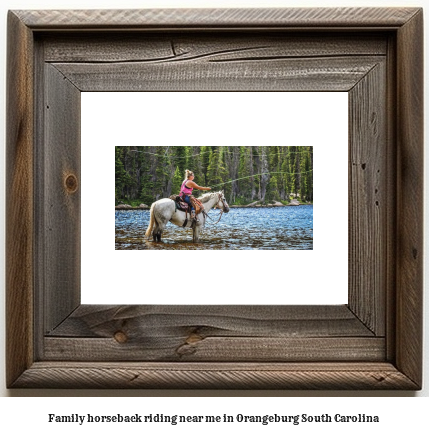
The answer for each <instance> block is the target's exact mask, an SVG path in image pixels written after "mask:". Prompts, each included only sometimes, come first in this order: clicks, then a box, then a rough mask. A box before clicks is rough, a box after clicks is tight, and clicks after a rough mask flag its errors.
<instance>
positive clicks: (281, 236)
mask: <svg viewBox="0 0 429 436" xmlns="http://www.w3.org/2000/svg"><path fill="white" fill-rule="evenodd" d="M210 215H211V216H212V217H213V219H215V218H216V217H217V216H218V212H217V211H211V212H210ZM148 224H149V211H147V210H132V211H115V227H116V237H115V249H116V250H201V249H204V250H312V249H313V206H312V205H307V206H297V207H276V208H233V209H231V211H230V212H229V213H228V214H224V215H223V217H222V219H221V221H220V222H219V223H218V224H214V223H208V224H207V225H206V227H205V228H204V231H203V232H202V235H201V237H200V243H198V244H194V243H193V242H192V230H190V229H182V228H179V227H177V226H175V225H173V224H171V223H169V224H168V225H167V228H166V229H165V231H164V233H163V243H154V242H152V240H148V239H146V238H145V237H144V234H145V232H146V228H147V226H148Z"/></svg>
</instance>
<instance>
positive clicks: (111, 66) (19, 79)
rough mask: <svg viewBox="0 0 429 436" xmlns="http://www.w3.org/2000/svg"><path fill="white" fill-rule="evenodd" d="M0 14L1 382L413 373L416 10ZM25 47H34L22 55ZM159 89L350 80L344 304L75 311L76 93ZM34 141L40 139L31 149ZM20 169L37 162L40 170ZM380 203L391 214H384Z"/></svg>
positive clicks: (418, 260) (416, 321)
mask: <svg viewBox="0 0 429 436" xmlns="http://www.w3.org/2000/svg"><path fill="white" fill-rule="evenodd" d="M8 26H9V27H8V28H9V41H8V47H9V54H8V92H9V94H8V114H9V115H8V116H9V118H8V136H7V143H8V145H7V146H8V150H7V165H8V173H7V192H8V194H7V195H8V199H9V202H10V201H13V204H14V206H15V205H16V207H10V206H9V207H8V212H7V213H8V216H7V226H8V227H7V229H8V242H7V250H8V252H7V259H8V266H7V287H8V289H7V331H8V338H7V353H8V361H7V366H8V375H7V383H8V386H13V387H45V388H46V387H55V388H58V387H63V388H66V387H73V388H75V387H79V388H85V387H87V388H100V387H103V388H170V389H175V388H180V389H183V388H200V389H208V388H227V389H239V388H241V389H243V388H245V389H419V388H420V387H421V375H422V366H421V345H422V336H421V333H422V330H421V324H422V311H421V310H422V309H421V304H422V217H423V212H422V203H423V197H422V177H423V169H422V162H423V159H422V145H423V140H422V125H423V116H422V91H421V86H422V72H421V71H422V60H421V42H422V11H421V10H420V9H416V8H399V9H392V8H369V9H366V8H349V9H347V8H346V9H345V8H332V9H326V8H321V9H287V10H286V9H284V10H283V9H280V10H269V9H263V10H180V11H178V10H158V11H154V10H143V11H19V12H16V13H10V16H9V24H8ZM268 30H269V31H270V33H269V34H268V33H267V32H268ZM310 30H311V31H312V32H314V33H315V34H317V35H316V38H314V45H313V47H314V48H311V46H312V42H311V35H310V34H309V33H308V32H309V31H310ZM45 31H48V32H47V33H45ZM57 31H58V32H57ZM64 31H72V32H71V33H70V32H69V33H65V32H64ZM74 31H76V32H74ZM160 31H161V32H160ZM368 31H371V32H370V33H368ZM387 31H388V32H387ZM97 32H100V33H98V34H97ZM210 32H212V33H210ZM345 32H348V37H346V33H345ZM351 32H356V33H355V38H356V41H357V43H356V45H355V48H354V49H353V48H351V45H353V44H352V39H353V38H352V39H351V38H350V33H351ZM374 32H378V33H377V35H375V36H374ZM395 32H397V33H395ZM249 35H250V36H249ZM124 36H125V39H123V40H122V39H121V38H123V37H124ZM173 36H174V38H173ZM317 36H318V37H321V38H325V40H324V41H325V43H326V42H327V41H332V42H331V43H327V44H322V43H321V41H319V42H316V41H317ZM33 37H34V38H35V39H34V40H33ZM313 37H314V35H313ZM69 38H70V39H69ZM246 39H249V40H248V42H246ZM88 40H93V42H91V43H90V44H89V49H88V51H87V52H86V53H85V50H84V45H85V41H88ZM416 41H417V43H416ZM75 42H78V43H77V44H76V45H73V44H74V43H75ZM386 42H389V43H388V44H387V43H386ZM34 44H36V46H37V45H38V47H42V49H41V50H40V51H38V52H37V54H36V56H34V53H33V46H34ZM259 44H260V45H259ZM322 46H323V47H322ZM16 47H18V50H17V49H16ZM386 53H387V54H386ZM386 56H387V63H386ZM392 59H393V60H392ZM34 62H35V63H37V65H35V66H34V65H33V63H34ZM396 65H397V71H392V70H393V68H394V67H395V66H396ZM386 67H387V70H386ZM264 74H265V76H266V80H265V81H264V80H263V79H264ZM330 75H331V76H332V77H330ZM246 76H247V77H248V79H245V77H246ZM295 76H297V77H295ZM33 77H34V78H35V79H34V80H35V81H36V83H33ZM157 77H161V80H157ZM386 77H387V82H388V83H387V84H386V83H384V80H385V79H384V78H386ZM142 79H143V80H142ZM193 81H194V83H193ZM115 82H116V83H115ZM118 82H119V84H118ZM45 85H46V88H45ZM34 88H36V90H35V94H33V91H34ZM40 89H44V90H45V92H43V93H42V92H41V91H40ZM170 89H172V90H176V91H181V90H213V91H214V90H223V89H225V90H245V91H270V90H281V91H288V90H314V91H324V90H337V91H339V90H347V91H350V97H351V109H350V114H351V120H352V122H351V128H352V131H353V133H352V134H351V148H350V162H351V170H350V171H351V180H352V184H353V189H352V192H351V195H352V204H351V210H352V216H351V224H352V227H351V235H352V240H353V243H352V246H353V250H354V252H353V253H352V254H351V259H354V262H355V265H354V266H352V269H351V271H352V278H351V286H350V304H349V308H346V307H345V306H338V307H334V306H331V307H328V308H327V307H320V308H318V309H317V310H316V309H313V308H311V307H304V308H302V309H297V308H293V307H289V308H288V307H286V308H285V307H283V308H282V307H279V308H276V309H273V308H269V307H244V306H242V307H240V308H239V309H238V311H237V308H236V307H235V308H234V307H220V308H217V307H211V308H206V309H203V310H201V309H198V308H197V307H194V308H189V307H188V308H186V309H185V310H184V311H183V307H176V308H171V307H169V308H167V309H166V307H163V308H161V307H159V306H158V307H156V306H127V307H103V308H95V307H93V306H81V307H78V308H77V310H76V311H75V312H73V313H72V310H73V309H74V308H75V307H76V306H77V305H78V304H79V292H80V291H79V280H78V276H79V271H78V264H79V259H78V257H76V253H78V252H79V243H78V240H79V223H78V217H79V207H80V206H79V190H80V183H79V182H80V174H79V165H78V163H77V162H78V159H79V153H78V148H79V145H78V142H79V141H78V133H77V132H78V126H79V116H80V113H79V104H80V103H79V94H80V92H81V91H83V90H99V91H106V90H107V91H109V90H110V91H112V90H128V91H142V90H144V91H157V90H170ZM386 89H387V91H388V92H386ZM33 95H35V98H36V100H37V101H36V102H35V105H33V101H32V99H33ZM384 99H385V100H384ZM382 101H385V102H388V103H389V104H385V103H384V102H382ZM41 102H42V106H41ZM46 102H48V104H47V105H48V106H50V105H49V103H51V104H53V106H54V107H55V113H53V114H51V113H50V111H51V107H50V108H49V109H48V108H46V111H44V112H43V114H42V115H39V116H37V115H36V117H35V118H34V108H38V109H40V107H42V108H43V107H44V105H45V103H46ZM52 102H53V103H52ZM390 103H393V105H394V106H397V107H398V109H397V110H393V109H392V106H393V105H392V106H391V105H390ZM38 113H40V111H38ZM386 120H388V121H386ZM392 120H394V122H395V126H392V124H393V123H392ZM67 123H70V128H69V127H66V126H64V124H67ZM33 129H35V130H36V131H33ZM393 129H395V132H396V134H395V133H392V132H393ZM45 139H47V141H46V143H45ZM33 141H36V142H37V145H38V146H39V145H40V146H42V147H44V149H43V150H42V151H39V150H36V151H35V150H34V144H33ZM386 143H387V144H386ZM33 152H34V154H33ZM396 156H397V157H398V161H397V165H396V162H395V164H394V165H393V166H394V168H392V169H389V165H391V164H392V162H393V161H394V158H395V157H396ZM353 163H354V164H355V165H353ZM51 167H52V168H53V169H52V170H51ZM33 168H34V169H35V171H36V172H38V173H39V172H40V170H41V169H43V170H45V169H48V171H47V174H46V176H45V175H43V177H41V176H40V174H38V175H35V174H34V172H33ZM378 171H380V172H378ZM35 184H36V185H35ZM376 189H377V192H376V191H375V190H376ZM393 191H397V194H396V195H391V194H392V192H393ZM410 196H411V197H412V198H413V205H415V206H416V207H413V208H410V207H409V202H408V201H407V200H408V198H409V197H410ZM16 200H19V201H16ZM35 200H37V201H38V202H39V200H40V203H43V204H42V205H40V206H34V201H35ZM47 200H52V201H47ZM53 201H55V202H56V203H53ZM377 202H378V204H377ZM384 202H386V204H384ZM51 204H57V205H58V207H54V211H53V212H51V210H50V208H51V206H50V205H51ZM18 205H19V206H18ZM392 211H397V218H396V220H391V221H389V222H387V219H386V215H387V214H388V212H392ZM34 212H35V214H36V215H37V216H36V217H35V221H34V222H33V221H32V217H33V213H34ZM59 220H64V224H63V223H60V222H59ZM394 224H396V226H395V225H394ZM62 226H64V227H62ZM53 228H55V232H56V233H55V236H52V235H53V234H52V235H51V234H50V232H51V230H50V229H53ZM62 229H63V230H64V232H62V231H61V230H62ZM39 231H40V234H39ZM63 233H64V234H63ZM57 238H59V240H60V241H62V242H61V244H59V243H56V242H55V241H56V239H57ZM63 246H64V248H63ZM388 261H389V262H390V261H393V262H394V266H393V267H391V266H390V267H388V266H387V262H388ZM33 262H36V264H37V266H38V267H40V265H42V269H43V272H42V273H41V272H40V271H37V270H35V269H34V264H33ZM51 263H52V265H51ZM359 268H361V269H360V270H359ZM365 268H368V271H367V273H366V272H365ZM395 268H396V271H394V269H395ZM393 272H395V273H396V281H394V280H393V279H392V275H393ZM34 279H35V283H36V286H34V283H33V280H34ZM395 283H396V286H392V285H395ZM46 285H49V286H46ZM387 288H389V289H387ZM392 288H393V289H392ZM56 292H58V293H57V294H56ZM63 299H65V302H63ZM33 302H34V303H33ZM33 304H34V305H36V306H37V307H34V306H33ZM198 310H199V312H198ZM234 311H235V312H234ZM33 313H34V315H35V318H36V319H35V318H34V317H33ZM385 315H386V316H385ZM384 319H387V322H388V324H387V329H386V325H385V322H384ZM33 326H36V329H37V331H34V330H33ZM40 326H43V328H46V330H47V331H48V333H47V334H43V333H41V332H40ZM392 338H393V339H392ZM33 344H36V348H37V350H36V357H37V360H38V362H37V363H33V360H34V357H35V354H34V353H35V351H34V347H33ZM386 344H388V345H386ZM392 344H395V346H393V345H392ZM134 359H136V361H134V362H133V361H132V360H134ZM233 359H236V360H237V362H235V363H233V362H232V360H233ZM53 360H55V362H54V361H53ZM78 360H80V361H81V362H78ZM276 360H277V362H276ZM84 361H85V362H84ZM143 361H146V362H143ZM239 361H241V362H242V363H239ZM311 361H313V363H310V362H311ZM294 362H295V363H294ZM388 362H389V363H388ZM390 362H391V363H390Z"/></svg>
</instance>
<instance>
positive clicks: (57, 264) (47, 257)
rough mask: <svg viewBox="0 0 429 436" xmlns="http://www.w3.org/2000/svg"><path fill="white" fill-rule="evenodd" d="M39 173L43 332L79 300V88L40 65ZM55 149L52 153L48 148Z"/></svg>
mask: <svg viewBox="0 0 429 436" xmlns="http://www.w3.org/2000/svg"><path fill="white" fill-rule="evenodd" d="M45 86H46V88H45V96H44V111H45V114H44V119H45V126H44V131H45V150H46V152H45V155H44V156H43V159H44V161H43V162H42V163H40V164H41V168H40V167H39V170H41V171H43V174H44V180H43V185H42V186H40V187H39V189H41V190H43V193H44V194H43V198H44V202H43V204H42V205H40V207H42V208H43V211H42V214H43V216H44V228H43V235H41V237H42V238H43V240H44V246H43V247H41V253H38V255H39V256H42V257H43V259H44V262H45V264H44V265H45V271H44V276H45V279H44V286H45V289H44V295H45V316H44V326H45V332H47V331H50V330H51V329H53V328H54V327H56V326H57V325H58V324H60V323H61V322H62V321H63V320H64V319H65V318H66V317H67V316H68V315H69V314H70V313H71V312H72V311H73V310H74V309H76V307H78V306H79V304H80V292H79V290H80V189H81V187H80V91H79V90H78V89H76V87H75V86H74V85H72V84H71V83H70V82H69V81H68V80H66V78H65V77H64V76H63V75H62V74H61V73H60V72H59V71H58V70H57V69H56V68H54V67H53V66H52V65H49V64H47V65H46V67H45ZM54 150H55V151H54Z"/></svg>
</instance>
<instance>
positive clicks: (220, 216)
mask: <svg viewBox="0 0 429 436" xmlns="http://www.w3.org/2000/svg"><path fill="white" fill-rule="evenodd" d="M218 195H219V201H222V204H223V207H226V206H225V203H224V202H223V199H222V196H221V195H220V194H218ZM219 201H218V202H219ZM203 214H204V216H206V217H207V218H208V219H209V220H211V221H214V219H212V218H211V217H210V216H209V214H208V213H207V212H206V211H205V210H203ZM222 215H223V209H221V211H220V214H219V219H218V220H217V221H216V222H215V224H217V223H218V222H219V221H220V219H221V218H222Z"/></svg>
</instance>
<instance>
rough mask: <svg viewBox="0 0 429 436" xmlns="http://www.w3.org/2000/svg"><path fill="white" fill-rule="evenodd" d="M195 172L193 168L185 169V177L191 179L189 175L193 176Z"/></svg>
mask: <svg viewBox="0 0 429 436" xmlns="http://www.w3.org/2000/svg"><path fill="white" fill-rule="evenodd" d="M193 175H194V173H193V172H192V171H191V170H185V177H186V178H187V179H189V176H193Z"/></svg>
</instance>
